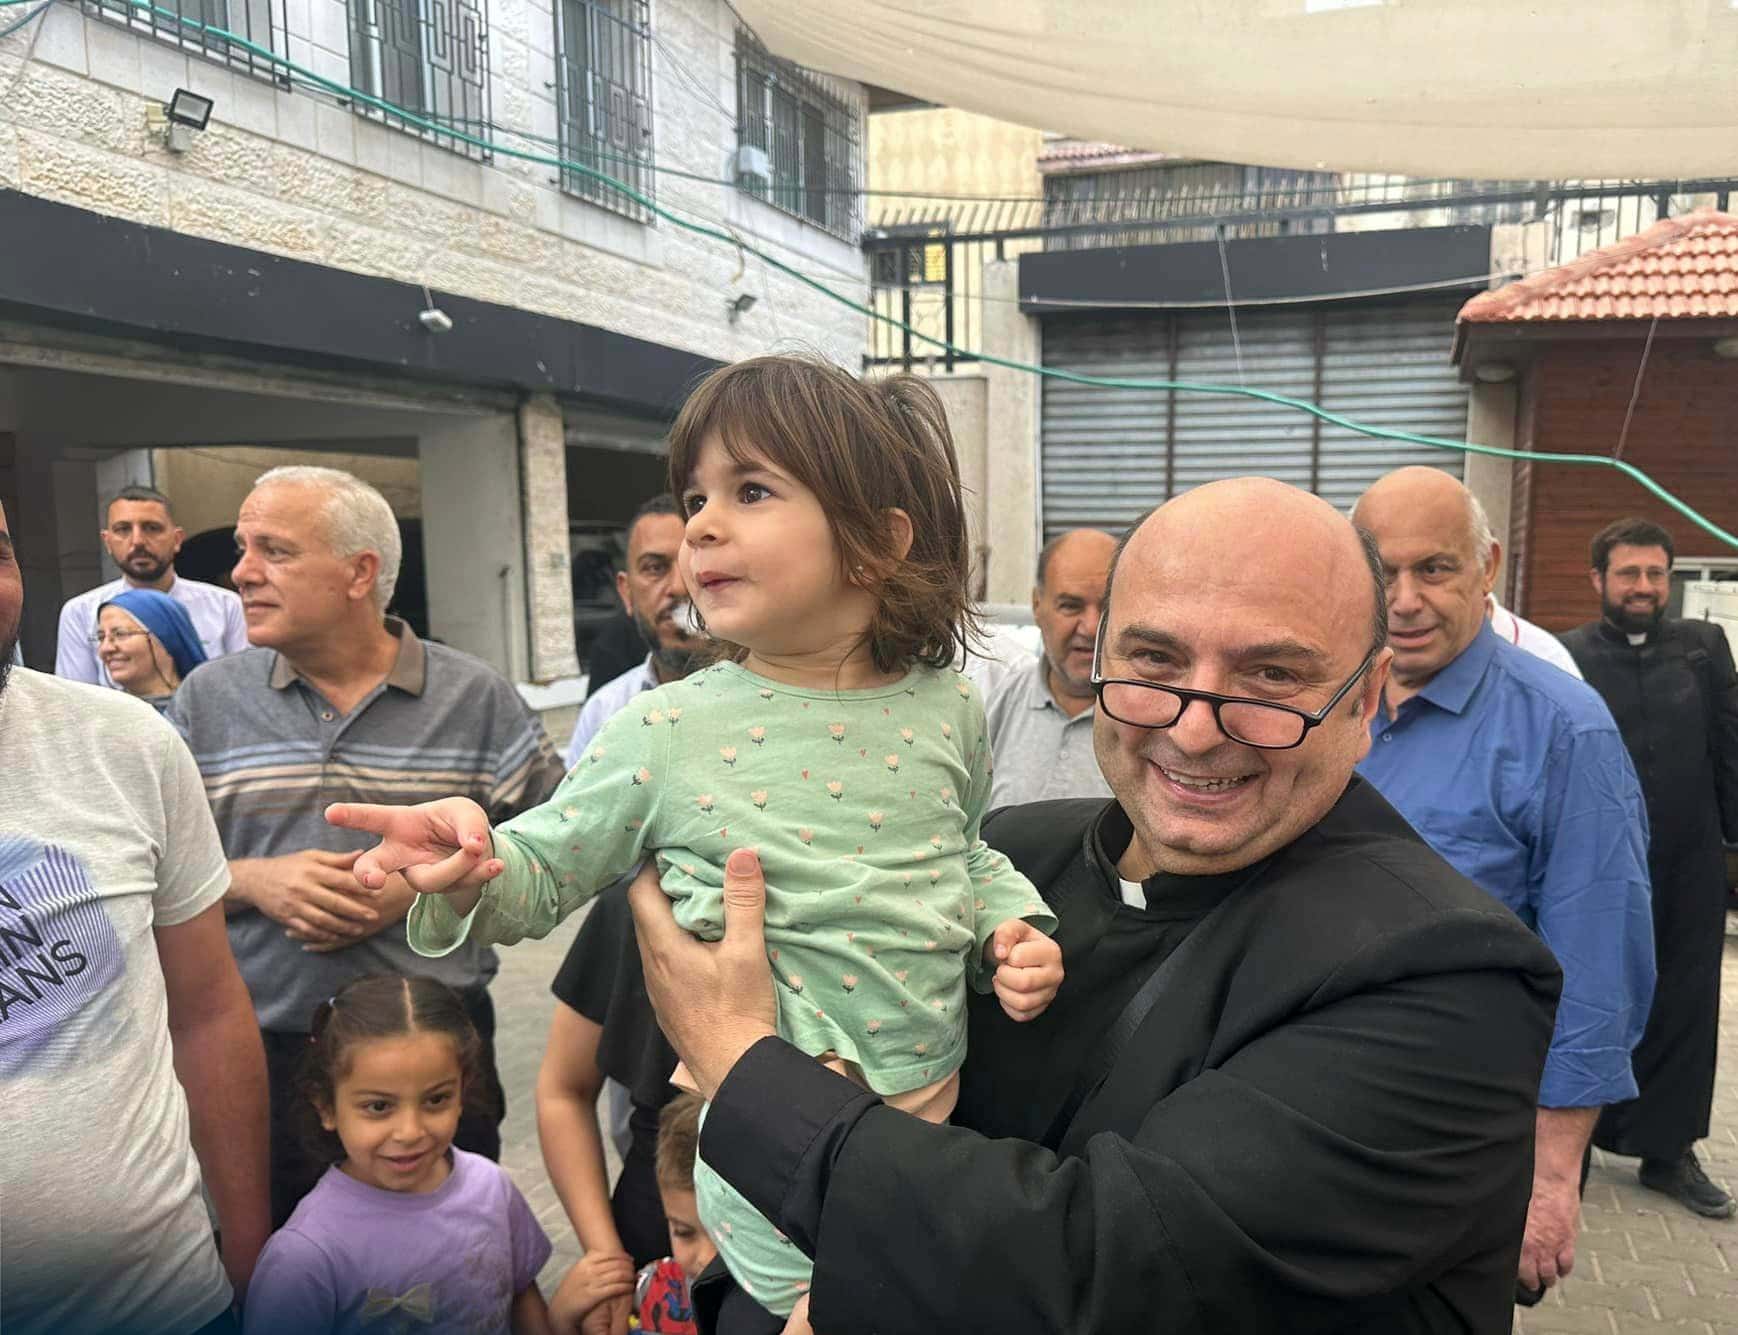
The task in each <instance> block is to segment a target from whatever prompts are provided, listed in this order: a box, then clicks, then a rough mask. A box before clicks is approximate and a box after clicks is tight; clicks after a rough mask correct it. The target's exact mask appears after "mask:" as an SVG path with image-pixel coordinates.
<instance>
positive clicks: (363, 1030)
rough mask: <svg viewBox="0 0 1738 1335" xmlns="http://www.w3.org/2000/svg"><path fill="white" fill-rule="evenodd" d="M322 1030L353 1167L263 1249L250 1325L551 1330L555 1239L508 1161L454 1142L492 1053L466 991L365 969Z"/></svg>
mask: <svg viewBox="0 0 1738 1335" xmlns="http://www.w3.org/2000/svg"><path fill="white" fill-rule="evenodd" d="M312 1032H313V1040H312V1042H311V1043H310V1044H309V1047H308V1056H307V1059H306V1062H305V1064H304V1067H303V1075H302V1089H303V1093H304V1095H305V1098H306V1104H307V1107H308V1109H309V1110H310V1111H311V1112H312V1113H313V1114H314V1115H315V1116H317V1117H318V1119H319V1126H320V1127H321V1129H322V1130H323V1132H324V1135H325V1138H326V1141H327V1143H328V1146H329V1148H330V1149H331V1150H333V1151H334V1153H335V1157H337V1162H336V1163H335V1164H334V1165H333V1166H332V1167H331V1168H329V1169H327V1170H326V1175H325V1176H324V1177H322V1178H321V1179H320V1182H319V1185H318V1186H316V1187H315V1188H314V1190H313V1191H311V1192H310V1193H309V1194H308V1195H307V1196H306V1197H305V1198H304V1199H303V1201H302V1203H301V1204H300V1205H298V1206H297V1207H296V1210H295V1213H294V1214H292V1215H291V1216H290V1219H289V1222H288V1223H287V1224H285V1225H284V1226H283V1228H281V1229H279V1230H278V1231H277V1232H276V1233H275V1234H273V1235H272V1238H271V1240H270V1241H269V1242H268V1243H267V1244H266V1247H265V1250H264V1251H263V1252H262V1253H261V1254H260V1259H259V1265H258V1268H257V1269H255V1271H254V1275H253V1281H252V1283H250V1284H249V1285H248V1291H247V1306H246V1308H245V1309H244V1323H245V1330H246V1335H279V1332H283V1333H284V1335H287V1333H288V1332H291V1331H294V1332H313V1331H320V1332H324V1331H336V1332H345V1333H346V1335H347V1333H348V1332H362V1331H367V1332H369V1335H394V1332H398V1331H401V1330H402V1331H412V1330H414V1331H417V1332H419V1335H421V1333H426V1335H437V1333H439V1332H448V1331H451V1332H459V1331H463V1332H466V1333H467V1335H470V1333H472V1332H475V1333H476V1335H508V1333H509V1332H511V1335H548V1333H549V1332H550V1330H551V1327H550V1324H549V1312H548V1309H547V1308H546V1307H545V1306H544V1303H543V1296H542V1294H540V1293H539V1292H538V1289H537V1272H538V1271H539V1270H541V1269H542V1268H543V1263H544V1262H545V1261H547V1260H548V1259H549V1252H550V1246H549V1239H548V1238H547V1237H545V1236H544V1233H543V1230H542V1228H540V1227H539V1226H538V1223H537V1220H536V1218H535V1217H534V1216H533V1215H532V1213H531V1207H530V1206H528V1205H527V1204H526V1203H525V1198H524V1197H523V1196H521V1195H520V1194H519V1190H518V1188H517V1187H515V1186H514V1185H513V1183H512V1180H511V1179H509V1178H508V1176H507V1174H506V1173H505V1172H503V1171H502V1169H501V1168H500V1166H499V1165H497V1164H493V1163H491V1162H489V1160H487V1159H484V1158H482V1157H481V1156H479V1155H475V1154H467V1153H466V1152H465V1151H464V1150H455V1149H454V1148H453V1147H452V1142H453V1133H454V1131H455V1129H456V1128H457V1126H458V1121H459V1111H460V1108H461V1107H462V1106H463V1101H464V1096H465V1094H466V1093H467V1092H468V1091H471V1090H474V1089H476V1088H477V1087H478V1084H477V1079H476V1077H477V1072H478V1059H479V1055H480V1052H481V1043H480V1040H479V1039H478V1036H477V1032H476V1030H475V1029H473V1028H472V1026H471V1022H470V1020H469V1018H468V1017H467V1016H466V1014H465V1010H464V1005H463V1003H462V1002H461V1001H460V1000H459V998H458V996H457V995H456V994H455V993H454V992H453V991H452V990H451V989H450V988H448V987H446V986H445V985H443V984H441V983H437V982H435V981H434V980H433V979H429V978H399V977H391V976H375V977H368V978H359V979H357V980H356V981H355V982H353V983H350V984H348V985H347V986H346V987H345V988H344V989H343V990H342V991H340V992H339V993H338V995H337V996H335V997H333V998H332V999H331V1000H330V1001H325V1002H322V1003H320V1006H319V1008H318V1009H317V1010H316V1011H315V1013H314V1023H313V1026H312Z"/></svg>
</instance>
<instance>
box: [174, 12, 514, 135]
mask: <svg viewBox="0 0 1738 1335" xmlns="http://www.w3.org/2000/svg"><path fill="white" fill-rule="evenodd" d="M183 2H184V3H193V2H195V0H183ZM208 2H209V0H208ZM348 4H349V8H350V82H351V84H352V85H353V86H354V87H355V88H356V89H357V90H358V91H360V92H364V93H368V94H371V95H372V96H374V97H378V98H380V99H381V100H382V101H385V102H390V103H391V104H392V105H393V106H394V107H400V108H402V109H403V110H404V111H406V112H408V113H410V114H411V115H414V116H415V117H417V118H418V120H423V121H433V122H435V123H436V124H438V125H441V126H450V127H451V128H453V129H455V130H461V131H463V132H465V133H466V134H470V135H474V136H476V137H478V138H483V137H485V136H486V135H487V134H488V131H489V25H488V19H487V16H486V15H485V13H484V11H483V8H482V4H481V3H480V0H348ZM356 110H357V111H358V112H360V113H361V114H363V115H365V116H374V117H378V118H379V119H381V120H384V121H386V122H387V124H389V125H396V126H398V127H399V128H400V129H404V130H408V131H410V132H411V133H412V134H420V135H422V136H423V137H424V138H426V139H431V140H433V141H434V142H435V143H438V144H442V145H444V146H446V147H449V148H451V149H453V150H454V151H455V152H459V153H463V154H465V155H466V156H468V157H476V158H481V157H486V156H487V153H486V151H485V150H483V149H481V148H478V147H477V146H476V145H473V144H467V143H464V142H463V141H461V140H456V139H454V138H452V137H451V136H450V135H445V134H441V133H439V131H437V130H430V129H428V128H426V127H425V126H423V125H420V124H417V123H416V122H414V121H410V120H407V119H405V118H404V117H403V116H399V115H395V114H394V113H392V112H389V111H382V110H381V109H380V108H378V107H374V106H370V105H369V104H367V103H358V104H357V106H356Z"/></svg>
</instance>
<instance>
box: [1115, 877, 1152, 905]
mask: <svg viewBox="0 0 1738 1335" xmlns="http://www.w3.org/2000/svg"><path fill="white" fill-rule="evenodd" d="M1117 884H1118V885H1119V886H1120V887H1121V888H1122V902H1123V903H1125V904H1127V905H1128V906H1129V907H1130V908H1131V909H1144V908H1145V907H1146V906H1147V891H1146V887H1145V886H1143V885H1142V884H1141V883H1140V882H1139V881H1125V880H1123V879H1122V877H1120V876H1119V877H1117Z"/></svg>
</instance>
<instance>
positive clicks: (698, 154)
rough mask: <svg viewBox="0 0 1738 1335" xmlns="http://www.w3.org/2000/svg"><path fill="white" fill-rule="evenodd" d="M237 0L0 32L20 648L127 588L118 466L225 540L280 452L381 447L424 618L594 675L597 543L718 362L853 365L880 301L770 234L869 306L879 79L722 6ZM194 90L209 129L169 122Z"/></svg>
mask: <svg viewBox="0 0 1738 1335" xmlns="http://www.w3.org/2000/svg"><path fill="white" fill-rule="evenodd" d="M224 10H225V7H224V6H208V7H206V9H205V10H204V11H202V12H204V13H207V14H208V15H209V14H216V13H218V12H220V11H224ZM19 12H20V11H16V10H11V9H8V10H5V11H0V13H4V14H5V15H6V16H7V17H8V18H10V17H12V16H13V15H14V14H17V13H19ZM189 12H191V11H189ZM227 13H228V22H229V24H230V26H229V27H228V28H225V29H223V30H222V32H223V33H225V34H234V35H235V36H237V37H246V38H247V39H248V44H246V45H244V44H243V43H241V42H237V41H234V40H231V38H229V37H225V36H219V35H218V34H217V33H216V32H215V31H203V30H199V29H198V28H197V27H193V28H189V27H188V25H185V24H181V23H178V22H177V21H176V20H175V19H174V16H173V14H172V13H171V12H170V11H167V10H163V9H161V8H152V7H150V6H142V5H140V4H139V3H138V0H58V2H57V3H55V4H53V5H52V6H50V7H49V8H48V9H47V10H46V12H44V13H43V14H42V15H41V16H40V17H39V18H37V19H36V20H35V21H34V22H32V23H29V24H27V25H25V26H24V27H22V28H20V29H19V31H17V32H16V33H14V34H12V35H11V36H9V37H7V38H6V39H4V40H3V41H0V88H3V89H5V90H7V96H6V97H5V98H4V99H0V232H3V233H4V235H6V236H7V237H8V243H7V245H5V246H3V247H0V485H3V486H4V487H5V488H6V494H5V495H4V497H0V499H4V500H5V502H6V503H7V509H8V513H9V514H11V515H12V516H13V523H14V526H15V529H19V530H21V532H20V533H19V545H20V550H21V556H22V558H23V560H24V562H25V566H26V574H27V579H28V586H27V587H28V590H29V602H28V606H27V611H26V626H25V631H24V641H23V643H24V652H25V655H26V658H27V661H29V662H31V663H32V665H34V666H46V665H48V664H50V663H51V662H52V654H53V624H54V617H55V612H56V609H57V608H58V606H59V603H60V602H61V601H62V600H63V599H64V598H66V597H68V596H70V595H71V594H74V593H77V592H79V591H80V590H81V589H83V588H86V587H88V586H89V585H91V584H94V583H96V582H97V581H98V580H99V579H101V578H104V577H105V572H104V569H103V558H102V556H101V551H100V547H99V545H98V542H97V529H98V515H99V508H100V498H101V497H103V496H104V495H106V494H107V493H109V492H111V491H112V490H114V489H115V487H116V486H118V485H119V484H120V483H122V482H125V481H139V480H155V481H157V482H158V483H160V484H161V485H163V486H164V487H165V488H166V489H169V490H171V494H172V495H174V496H176V497H177V499H178V500H179V501H180V503H181V504H182V505H183V506H184V508H185V509H186V511H187V514H188V516H189V517H192V516H195V515H196V516H197V517H196V518H195V519H194V522H195V523H197V524H198V525H200V528H199V529H194V528H193V525H192V524H189V525H187V526H188V527H189V528H190V531H194V532H216V531H217V530H218V529H219V526H220V525H221V523H223V522H224V520H225V515H226V514H227V522H228V523H233V510H232V509H230V505H231V503H232V501H233V500H234V498H235V496H236V494H237V493H238V492H244V491H245V487H246V484H247V483H248V482H249V480H250V479H249V477H248V470H250V469H253V468H255V467H256V466H262V467H263V466H269V465H270V464H273V463H280V462H290V461H305V460H315V461H329V462H337V461H342V460H345V459H348V460H351V461H352V462H355V461H357V460H359V459H364V460H368V461H370V462H368V463H366V464H362V465H358V467H357V470H356V471H359V472H362V473H364V474H365V475H368V476H371V478H372V479H373V480H375V481H376V482H379V483H384V484H386V487H387V490H388V494H389V496H391V497H392V498H393V500H394V504H395V508H396V509H397V510H398V513H399V515H400V518H401V521H404V522H406V523H410V522H411V521H414V522H415V524H416V526H417V528H418V529H419V530H420V536H421V543H422V548H423V555H424V558H425V560H424V563H423V564H424V566H425V571H426V592H427V607H426V615H427V621H428V629H429V631H430V633H432V634H434V635H435V636H436V637H438V638H440V639H443V640H445V641H447V642H449V643H452V644H454V645H456V646H458V647H461V648H464V649H466V650H469V651H470V652H473V653H477V654H479V655H480V656H482V657H484V658H486V659H488V660H489V661H491V662H493V663H495V664H496V665H497V666H498V667H500V668H501V669H503V670H504V671H506V672H508V673H509V674H510V675H511V676H512V677H513V678H514V679H515V680H517V681H520V682H523V683H548V682H552V681H557V680H559V679H563V678H568V677H571V676H573V675H574V673H575V672H576V671H577V670H578V667H579V665H578V664H577V662H576V661H575V642H574V633H573V617H572V599H573V587H572V586H573V578H574V560H575V554H576V550H578V548H579V547H582V546H584V543H585V541H586V535H587V534H588V533H590V531H591V530H593V529H601V528H603V527H607V526H608V525H610V524H612V523H613V524H617V525H619V524H620V522H621V521H622V520H623V519H625V518H626V516H627V515H628V514H629V513H631V511H632V509H633V507H634V505H635V504H637V502H638V501H639V500H640V499H642V498H643V497H644V496H645V495H646V494H649V492H650V491H653V490H657V489H659V487H660V485H661V463H660V461H659V459H658V455H659V454H660V452H661V450H662V439H663V432H664V428H665V426H666V424H667V422H668V420H669V418H670V417H671V416H672V415H673V413H674V411H675V409H676V408H677V407H678V406H679V404H680V401H681V399H682V397H683V395H684V393H685V391H686V388H687V387H688V386H689V385H690V384H691V383H692V381H693V380H694V379H695V378H696V377H697V376H698V375H699V374H702V373H703V372H704V371H705V370H707V369H709V368H710V367H712V366H714V365H717V364H719V363H722V362H725V361H729V360H733V359H736V358H739V357H743V356H747V355H752V354H754V353H758V352H762V351H766V350H768V349H770V348H772V347H774V346H777V345H780V344H794V343H797V342H801V343H802V344H803V345H805V346H809V347H813V348H817V349H819V350H820V351H822V352H823V353H825V354H826V355H828V356H831V357H833V358H835V359H837V360H839V361H841V362H843V363H844V364H847V365H856V364H858V362H859V361H860V359H861V356H862V352H863V347H864V335H865V330H864V327H863V322H862V318H861V316H860V315H858V314H857V313H855V312H854V311H852V310H851V309H849V308H848V307H847V306H845V305H843V304H840V303H836V302H833V301H831V300H830V299H828V298H827V297H826V296H825V295H823V294H821V293H819V292H817V291H816V290H815V289H813V288H812V287H810V286H808V285H806V284H804V283H802V282H801V281H799V280H798V279H796V278H793V277H790V276H788V275H786V274H782V273H780V272H779V271H778V270H777V269H776V268H774V267H773V266H771V265H769V264H767V263H765V262H764V261H763V260H762V259H760V258H757V257H756V256H755V255H753V254H751V253H749V250H748V249H746V247H753V248H755V249H759V250H764V251H766V252H767V253H769V254H771V255H773V256H775V257H776V258H777V259H778V260H779V261H781V262H783V263H785V264H788V265H790V266H792V267H793V268H795V269H797V270H800V271H801V272H803V273H804V274H807V275H809V276H811V277H813V278H815V279H818V280H819V281H820V282H821V283H823V284H825V285H827V286H829V287H831V288H834V289H836V290H837V291H839V292H840V293H841V294H843V295H844V296H846V297H848V298H850V299H852V300H856V301H861V300H862V299H863V297H864V295H865V292H866V285H865V276H864V264H863V259H862V256H861V253H860V251H859V249H858V246H857V240H858V236H857V233H858V230H859V224H858V222H857V219H858V218H859V217H860V212H859V210H858V208H857V199H856V195H855V193H854V192H855V191H856V189H858V188H859V187H861V185H862V184H863V180H862V155H863V151H864V147H863V146H864V128H863V115H864V106H865V94H864V91H863V90H862V89H861V88H860V87H858V86H857V85H855V84H847V83H841V82H839V81H836V80H830V79H825V78H822V77H819V76H814V75H811V74H809V73H808V72H806V71H801V70H798V69H797V68H796V67H794V66H785V65H784V64H783V62H778V61H776V60H775V59H774V58H772V57H770V56H768V55H767V53H765V52H764V51H759V50H757V49H756V47H755V44H754V43H753V42H752V38H750V37H748V36H747V35H746V34H744V33H742V32H740V31H739V29H738V27H737V25H736V20H735V19H734V17H733V15H732V12H731V10H730V9H729V7H728V6H727V5H726V4H724V3H723V2H722V0H656V2H655V3H646V2H645V0H427V2H426V3H423V4H421V5H418V4H415V3H410V0H350V3H349V4H346V3H344V2H343V0H248V3H247V4H246V5H245V6H244V5H242V4H239V3H238V4H233V5H230V6H228V7H227ZM272 56H276V57H279V58H281V59H280V60H273V59H271V58H270V57H272ZM283 61H287V62H290V64H289V65H285V64H283V63H281V62H283ZM292 66H293V68H292ZM177 90H186V91H187V92H189V93H192V94H195V95H197V96H198V97H200V98H204V99H208V100H209V103H210V113H209V114H210V119H209V123H208V124H207V126H206V128H204V129H203V130H192V131H181V132H180V133H179V134H177V133H175V132H173V130H172V129H171V126H170V124H169V123H168V122H167V121H166V118H165V104H167V103H169V102H170V101H171V99H172V97H173V95H174V94H175V93H176V92H177ZM823 129H824V132H825V135H824V139H823V137H822V131H823ZM747 150H756V151H747ZM575 164H578V165H577V166H576V165H575ZM586 165H589V166H591V167H593V168H594V169H596V170H597V171H601V172H606V173H610V174H613V175H615V176H617V177H618V178H619V179H622V180H625V181H626V182H628V183H629V184H631V185H632V186H633V187H634V188H635V189H636V190H637V191H638V192H639V193H640V194H641V195H642V196H643V197H644V198H645V199H651V200H655V201H656V203H657V204H659V205H661V206H663V207H665V208H667V209H668V210H670V211H671V212H672V214H673V215H674V216H675V217H676V218H679V219H681V220H684V221H691V222H694V223H697V224H699V225H701V226H704V227H707V228H710V229H712V230H714V231H716V232H718V233H721V234H722V235H723V238H724V239H722V240H721V239H718V238H716V237H709V236H703V235H699V234H696V233H695V232H693V231H690V230H688V229H686V228H684V227H683V226H681V225H680V224H679V223H677V222H674V221H671V220H670V219H665V218H655V217H653V216H652V215H651V212H650V211H649V210H648V209H647V208H646V207H645V206H644V203H643V202H636V201H635V200H633V199H630V198H628V197H626V196H624V195H623V194H621V193H620V192H616V191H613V190H611V189H609V188H608V187H607V186H605V185H603V184H602V183H600V182H599V181H598V180H597V179H596V178H595V177H594V176H591V175H588V174H586V173H585V172H583V171H581V170H580V169H579V168H580V167H582V166H586ZM739 168H743V169H744V170H742V171H739ZM741 298H752V299H753V300H752V302H749V301H745V300H739V299H741ZM430 310H434V311H439V312H440V313H441V316H440V318H434V317H425V316H424V315H423V313H424V312H426V311H430Z"/></svg>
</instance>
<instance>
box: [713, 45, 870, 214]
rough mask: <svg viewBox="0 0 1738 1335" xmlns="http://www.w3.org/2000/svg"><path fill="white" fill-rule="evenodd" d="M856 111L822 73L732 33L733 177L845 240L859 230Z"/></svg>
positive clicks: (858, 118) (858, 121)
mask: <svg viewBox="0 0 1738 1335" xmlns="http://www.w3.org/2000/svg"><path fill="white" fill-rule="evenodd" d="M862 124H863V117H862V112H861V110H860V109H859V107H858V104H857V101H856V98H855V97H854V96H853V95H852V94H850V93H848V92H847V91H846V90H845V89H844V88H842V87H840V86H838V85H835V84H833V82H832V81H831V80H829V79H824V78H822V77H821V76H819V75H816V74H812V73H810V72H809V71H808V70H805V69H803V68H802V66H800V65H793V64H792V63H791V62H790V61H788V60H780V59H779V58H778V57H777V56H775V55H773V54H772V53H771V52H770V51H768V50H767V49H766V48H765V47H763V46H762V45H761V44H760V43H759V42H757V41H756V40H755V39H754V37H753V36H752V35H751V34H750V33H748V32H747V31H746V30H743V29H740V28H739V29H738V30H737V33H736V145H737V163H736V179H737V181H738V182H739V183H740V184H741V186H742V188H743V189H745V190H747V191H748V192H749V193H750V194H752V195H754V196H756V197H757V198H760V199H764V200H766V201H767V203H769V204H772V205H774V206H775V207H777V208H781V209H783V210H784V211H785V212H787V213H794V214H796V215H797V217H799V218H807V219H808V220H809V221H810V222H812V223H814V224H815V225H816V226H817V227H821V228H824V229H825V230H827V231H829V232H831V233H832V234H833V235H834V236H838V237H843V238H844V239H845V240H847V241H854V240H856V237H857V233H858V231H859V229H860V226H861V223H860V217H859V207H858V205H859V200H858V194H857V191H858V185H859V182H860V181H861V179H862V167H861V157H862V137H863V136H862Z"/></svg>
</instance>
